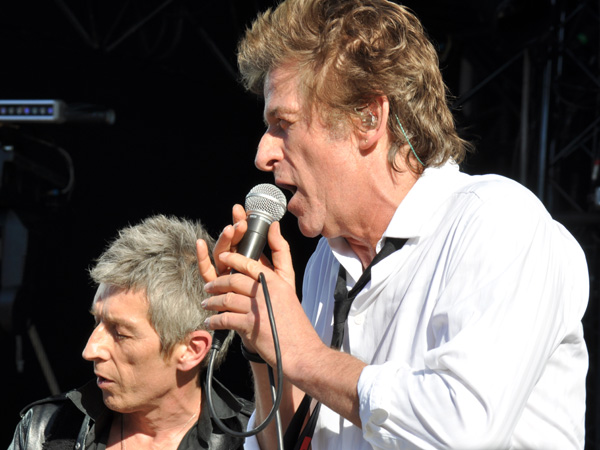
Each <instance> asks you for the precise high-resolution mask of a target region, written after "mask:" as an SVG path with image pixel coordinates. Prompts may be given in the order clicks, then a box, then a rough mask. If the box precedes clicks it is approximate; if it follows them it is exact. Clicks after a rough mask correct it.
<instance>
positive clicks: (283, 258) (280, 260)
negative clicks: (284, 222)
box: [268, 222, 296, 287]
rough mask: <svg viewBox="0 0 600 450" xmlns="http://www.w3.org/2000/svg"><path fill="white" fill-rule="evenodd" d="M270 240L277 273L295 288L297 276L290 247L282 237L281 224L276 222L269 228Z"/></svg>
mask: <svg viewBox="0 0 600 450" xmlns="http://www.w3.org/2000/svg"><path fill="white" fill-rule="evenodd" d="M268 240H269V247H270V248H271V259H272V260H273V267H274V270H275V272H276V273H277V274H278V275H279V276H281V277H282V278H283V279H285V280H286V281H287V282H288V284H290V285H291V286H293V287H295V285H296V275H295V273H294V266H293V264H292V254H291V252H290V245H289V244H288V242H287V241H286V240H285V239H284V238H283V236H282V235H281V226H280V224H279V222H274V223H273V224H272V225H271V227H270V228H269V235H268Z"/></svg>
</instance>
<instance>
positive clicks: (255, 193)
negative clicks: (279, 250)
mask: <svg viewBox="0 0 600 450" xmlns="http://www.w3.org/2000/svg"><path fill="white" fill-rule="evenodd" d="M245 208H246V215H247V218H246V220H247V222H248V230H247V231H246V233H245V234H244V237H243V238H242V240H241V241H240V243H239V244H238V249H237V253H239V254H240V255H244V256H246V257H248V258H250V259H254V260H258V258H260V255H262V252H263V250H264V248H265V245H266V243H267V232H268V231H269V227H270V226H271V224H272V223H273V222H277V221H279V220H281V218H282V217H283V215H284V214H285V211H286V208H287V200H286V199H285V195H283V192H281V190H280V189H279V188H278V187H277V186H274V185H272V184H268V183H263V184H258V185H256V186H254V187H253V188H252V189H251V190H250V192H248V195H246V203H245ZM232 273H235V270H234V271H232ZM228 333H229V330H215V332H214V333H213V343H212V346H211V348H212V349H215V350H217V351H218V350H220V349H221V347H222V346H223V342H224V341H225V338H226V337H227V334H228Z"/></svg>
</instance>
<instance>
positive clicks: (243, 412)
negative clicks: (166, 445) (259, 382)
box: [9, 380, 253, 450]
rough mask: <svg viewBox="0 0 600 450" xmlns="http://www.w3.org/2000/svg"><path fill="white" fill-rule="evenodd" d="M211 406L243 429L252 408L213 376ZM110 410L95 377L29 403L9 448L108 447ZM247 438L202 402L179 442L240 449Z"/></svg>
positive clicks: (185, 449) (184, 446) (188, 449)
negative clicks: (232, 432)
mask: <svg viewBox="0 0 600 450" xmlns="http://www.w3.org/2000/svg"><path fill="white" fill-rule="evenodd" d="M212 397H213V406H214V409H215V412H216V414H217V416H218V417H219V419H221V421H222V422H223V423H225V425H227V426H228V427H229V428H231V429H233V430H236V431H244V430H245V429H246V425H247V423H248V419H249V417H250V414H251V413H252V410H253V405H252V403H251V402H249V401H247V400H245V399H242V398H239V397H236V396H234V395H233V394H232V393H231V392H229V391H228V390H227V389H226V388H225V387H224V386H223V385H222V384H220V383H218V382H217V381H216V380H214V381H213V394H212ZM112 414H113V413H112V411H110V410H109V409H108V408H107V407H106V406H105V405H104V402H103V401H102V392H101V391H100V389H98V387H97V386H96V384H95V381H94V382H90V383H88V384H86V385H85V386H83V387H82V388H80V389H75V390H72V391H69V392H67V393H65V394H61V395H58V396H54V397H48V398H46V399H43V400H39V401H37V402H35V403H32V404H31V405H29V406H27V407H26V408H25V409H24V410H23V411H22V412H21V416H22V419H21V421H20V422H19V424H18V425H17V428H16V430H15V434H14V437H13V441H12V442H11V444H10V446H9V450H21V449H23V450H42V449H43V450H66V449H75V450H83V449H85V450H104V449H105V448H106V442H107V440H108V433H109V431H110V424H111V423H112ZM243 443H244V440H243V439H240V438H236V437H233V436H230V435H227V434H224V433H223V432H222V431H221V430H220V429H219V428H218V427H217V426H216V424H215V423H214V422H213V420H212V419H211V417H210V414H209V411H208V406H204V405H203V407H202V411H201V413H200V419H199V420H198V422H197V423H196V426H194V427H192V428H191V429H190V430H189V431H188V433H187V434H186V435H185V436H184V438H183V439H182V441H181V443H180V444H179V450H192V449H210V450H237V449H242V448H243Z"/></svg>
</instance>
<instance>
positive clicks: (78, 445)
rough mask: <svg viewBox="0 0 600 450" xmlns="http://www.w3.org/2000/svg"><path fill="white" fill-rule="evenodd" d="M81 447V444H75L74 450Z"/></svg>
mask: <svg viewBox="0 0 600 450" xmlns="http://www.w3.org/2000/svg"><path fill="white" fill-rule="evenodd" d="M80 447H81V443H80V442H78V443H77V444H75V450H79V448H80Z"/></svg>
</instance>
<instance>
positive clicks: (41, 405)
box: [20, 392, 71, 417]
mask: <svg viewBox="0 0 600 450" xmlns="http://www.w3.org/2000/svg"><path fill="white" fill-rule="evenodd" d="M70 403H71V402H70V400H69V398H68V397H67V393H66V392H63V393H62V394H58V395H52V396H50V397H45V398H42V399H39V400H36V401H34V402H31V403H29V404H28V405H27V406H25V407H24V408H23V409H22V410H21V413H20V414H21V417H24V416H25V415H26V414H27V413H28V412H29V411H31V412H32V413H33V412H36V413H37V412H42V411H45V412H47V413H49V412H52V411H55V410H58V409H60V408H62V407H65V406H68V405H69V404H70Z"/></svg>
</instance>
